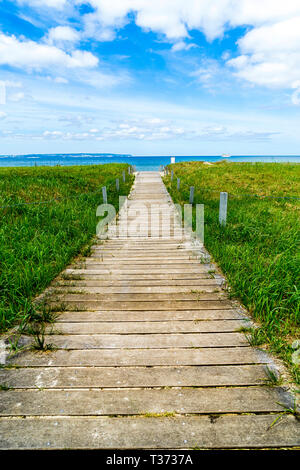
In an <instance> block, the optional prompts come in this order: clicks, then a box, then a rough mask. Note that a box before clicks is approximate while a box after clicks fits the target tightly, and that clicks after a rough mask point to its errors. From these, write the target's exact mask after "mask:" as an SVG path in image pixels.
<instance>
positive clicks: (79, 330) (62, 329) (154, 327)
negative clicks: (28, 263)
mask: <svg viewBox="0 0 300 470" xmlns="http://www.w3.org/2000/svg"><path fill="white" fill-rule="evenodd" d="M242 326H245V327H246V326H250V324H249V322H248V323H246V322H242V321H241V320H223V321H176V320H173V321H165V322H163V321H162V322H160V321H156V322H146V321H139V322H135V321H131V322H128V321H123V322H118V321H116V322H112V321H110V322H83V321H81V322H71V323H67V322H64V323H61V322H60V323H55V324H53V325H51V326H49V327H48V331H52V330H53V331H59V333H60V334H68V335H69V334H75V335H87V334H91V335H93V334H103V333H105V334H139V333H165V334H166V333H199V332H204V333H218V332H223V333H225V332H236V331H237V330H238V329H239V328H241V327H242Z"/></svg>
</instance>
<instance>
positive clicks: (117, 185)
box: [116, 178, 120, 192]
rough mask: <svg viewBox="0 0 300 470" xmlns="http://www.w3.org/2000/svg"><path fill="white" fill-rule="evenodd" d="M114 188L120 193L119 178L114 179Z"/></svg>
mask: <svg viewBox="0 0 300 470" xmlns="http://www.w3.org/2000/svg"><path fill="white" fill-rule="evenodd" d="M116 188H117V191H118V192H119V191H120V181H119V178H117V179H116Z"/></svg>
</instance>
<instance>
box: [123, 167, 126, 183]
mask: <svg viewBox="0 0 300 470" xmlns="http://www.w3.org/2000/svg"><path fill="white" fill-rule="evenodd" d="M125 181H126V174H125V170H123V182H124V183H125Z"/></svg>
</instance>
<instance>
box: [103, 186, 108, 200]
mask: <svg viewBox="0 0 300 470" xmlns="http://www.w3.org/2000/svg"><path fill="white" fill-rule="evenodd" d="M102 197H103V204H107V193H106V186H103V188H102Z"/></svg>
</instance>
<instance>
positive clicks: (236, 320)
mask: <svg viewBox="0 0 300 470" xmlns="http://www.w3.org/2000/svg"><path fill="white" fill-rule="evenodd" d="M168 201H169V202H168ZM136 202H140V203H147V204H149V203H150V202H152V203H159V204H163V203H164V204H168V206H167V207H169V209H170V208H171V209H172V208H173V206H172V203H171V202H170V198H169V196H168V194H167V193H166V190H165V188H164V185H163V183H162V181H161V178H160V176H159V174H158V173H139V174H138V176H137V178H136V183H135V188H134V190H133V191H132V193H131V197H130V200H129V204H128V207H127V209H126V210H125V209H124V210H123V211H122V214H121V215H120V219H119V227H118V228H123V229H124V224H125V216H126V213H127V214H128V213H129V215H130V222H133V221H134V220H135V217H134V214H133V213H132V214H130V212H132V211H133V204H134V203H136ZM172 210H173V209H172ZM167 219H168V218H167V215H166V214H165V216H164V217H163V220H164V222H163V225H164V227H165V228H167V225H168V223H167ZM145 223H146V218H145V216H144V215H142V225H143V224H144V226H145ZM153 228H154V229H157V225H155V224H154V227H153ZM176 228H178V225H176V223H173V224H172V232H171V235H173V234H174V230H175V229H176ZM129 233H130V234H131V235H136V228H134V227H132V226H131V227H129ZM147 235H148V233H145V234H144V236H140V237H131V238H127V239H126V238H117V233H116V234H114V230H113V229H111V235H110V237H111V238H110V239H109V240H107V241H105V242H104V243H100V242H99V244H97V245H95V246H94V247H93V250H92V254H91V256H90V257H87V258H86V259H85V260H84V262H83V263H81V264H79V265H77V266H75V267H70V268H69V269H67V270H66V273H65V274H67V276H64V277H65V279H64V280H63V279H62V280H61V281H60V283H59V285H58V287H57V291H56V293H55V295H53V299H52V302H53V303H56V304H57V302H61V300H63V301H64V302H65V303H66V304H67V311H65V312H63V313H62V314H61V315H60V316H59V318H58V320H57V324H56V325H55V328H54V330H59V333H60V334H54V335H51V336H49V337H48V342H51V343H54V344H55V345H56V346H57V348H58V349H57V350H55V351H52V352H48V353H45V352H44V353H33V352H30V351H28V352H25V353H21V354H18V355H17V356H15V357H14V358H12V359H9V360H8V363H10V364H17V365H18V366H20V367H18V368H7V369H1V370H0V383H2V384H3V383H5V384H6V385H7V386H9V387H11V389H10V390H7V391H1V407H0V412H1V416H2V417H1V418H0V430H1V445H0V447H1V448H26V449H27V448H35V449H36V448H43V449H46V448H47V449H48V448H58V449H60V448H112V449H123V448H127V449H128V448H152V449H153V448H157V449H158V448H164V449H166V448H170V449H177V448H178V449H181V448H183V449H190V448H194V447H197V448H252V447H254V448H255V447H264V448H268V447H293V446H297V445H298V446H299V445H300V437H299V435H300V433H299V422H297V420H296V419H295V418H294V416H292V415H286V416H284V417H283V418H282V419H281V420H280V421H278V422H277V423H276V424H275V425H274V426H273V427H271V428H270V425H271V424H272V423H273V422H274V420H275V418H276V416H278V413H280V412H282V410H283V408H282V407H281V406H280V405H279V404H278V403H277V402H280V403H284V404H287V405H289V404H290V403H291V397H290V396H289V395H288V394H287V393H285V392H284V391H283V390H282V389H280V388H279V387H270V386H267V385H265V382H266V379H267V376H266V363H269V367H271V365H270V359H269V358H267V357H266V355H263V354H262V353H259V352H258V351H257V350H255V349H254V348H252V347H250V346H249V344H248V342H247V340H246V338H245V335H244V334H243V333H241V332H239V331H238V330H239V328H241V327H242V326H243V325H244V324H245V319H244V317H243V315H242V314H241V313H240V311H239V309H238V308H236V307H235V306H234V305H233V304H232V303H231V302H230V301H229V300H228V299H227V298H226V294H225V293H224V292H222V290H221V289H220V287H219V281H218V279H217V278H216V276H214V275H212V273H209V271H210V270H211V266H210V265H208V264H205V263H203V261H202V263H201V262H200V261H201V257H202V252H201V247H199V246H197V245H196V244H195V243H194V242H193V241H192V240H191V238H190V237H189V236H188V235H185V236H181V235H178V234H177V235H178V236H179V238H178V236H177V238H175V239H174V238H166V237H165V238H155V237H152V238H149V237H147ZM66 278H68V279H66ZM70 279H71V280H70Z"/></svg>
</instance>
